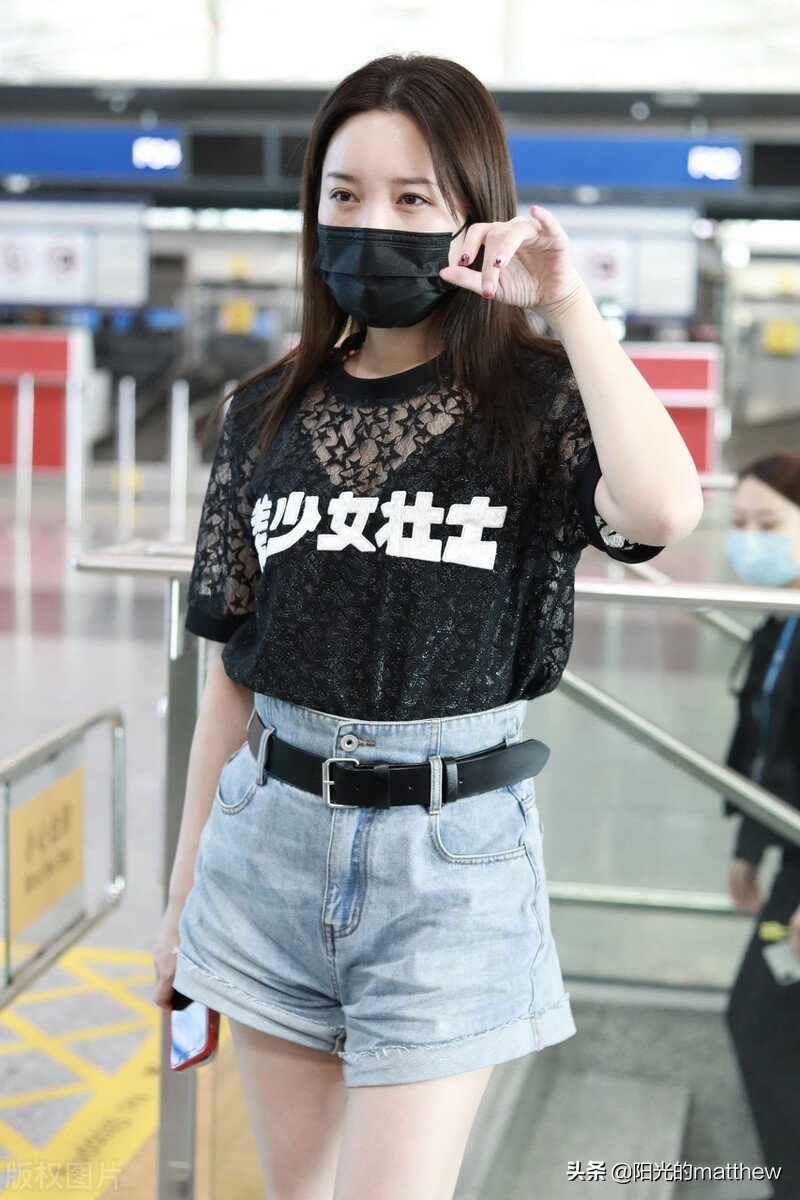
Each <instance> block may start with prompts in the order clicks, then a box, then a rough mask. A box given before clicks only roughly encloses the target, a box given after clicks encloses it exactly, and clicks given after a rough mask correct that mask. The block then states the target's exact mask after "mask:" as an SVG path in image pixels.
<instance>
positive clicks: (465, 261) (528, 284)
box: [439, 205, 583, 317]
mask: <svg viewBox="0 0 800 1200" xmlns="http://www.w3.org/2000/svg"><path fill="white" fill-rule="evenodd" d="M530 213H531V215H530V218H528V217H514V219H513V220H511V221H496V222H492V223H482V224H475V225H470V226H469V228H468V229H467V232H466V234H465V236H464V242H463V245H462V247H461V256H460V259H459V266H457V267H445V268H444V269H443V270H442V271H440V272H439V274H440V275H441V277H442V279H444V280H445V281H446V282H447V283H453V284H455V285H456V286H457V287H463V288H467V289H468V290H469V291H471V292H477V293H478V294H479V295H482V296H484V297H485V299H487V300H499V301H500V302H501V303H502V304H514V305H516V306H517V307H520V308H533V309H536V310H537V312H539V313H541V314H542V315H543V316H544V317H548V316H553V315H560V314H561V313H562V312H564V311H565V310H566V309H567V308H568V307H569V306H570V305H571V303H572V302H573V300H575V299H576V298H577V296H578V295H579V293H580V292H581V290H582V288H583V284H582V282H581V279H580V277H579V275H578V274H577V272H576V271H575V268H574V266H573V265H572V260H571V258H570V254H569V242H568V239H567V235H566V233H565V232H564V230H563V229H562V227H561V225H560V224H559V223H558V221H557V220H556V219H555V217H554V216H553V214H552V213H550V212H548V211H547V209H546V208H539V207H538V206H537V205H534V206H533V207H532V208H531V210H530ZM481 246H483V248H484V253H483V265H482V267H481V270H480V272H478V271H475V270H470V263H473V262H474V261H475V259H476V257H477V255H478V253H479V251H480V249H481Z"/></svg>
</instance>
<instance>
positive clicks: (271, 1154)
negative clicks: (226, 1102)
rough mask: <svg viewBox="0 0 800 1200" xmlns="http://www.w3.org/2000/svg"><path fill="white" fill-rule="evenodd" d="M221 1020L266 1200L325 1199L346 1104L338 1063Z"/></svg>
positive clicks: (330, 1192)
mask: <svg viewBox="0 0 800 1200" xmlns="http://www.w3.org/2000/svg"><path fill="white" fill-rule="evenodd" d="M228 1020H229V1023H230V1027H231V1032H232V1035H233V1044H234V1048H235V1050H236V1058H237V1062H238V1064H239V1072H240V1075H241V1078H242V1086H243V1089H244V1093H245V1099H246V1101H247V1107H248V1111H249V1113H250V1121H251V1124H252V1126H253V1133H254V1135H255V1140H256V1145H257V1148H258V1155H259V1160H260V1162H261V1169H262V1172H263V1175H264V1182H265V1184H266V1188H267V1195H268V1197H269V1200H332V1197H333V1191H334V1180H335V1178H336V1169H337V1162H338V1158H339V1148H340V1144H341V1138H342V1131H343V1128H344V1121H345V1111H346V1106H347V1088H346V1087H345V1084H344V1080H343V1077H342V1066H341V1062H340V1061H339V1059H338V1058H336V1057H334V1056H333V1055H332V1054H326V1053H325V1052H324V1051H321V1050H313V1049H311V1048H310V1047H307V1046H300V1045H297V1044H296V1043H295V1042H290V1041H287V1040H286V1039H284V1038H278V1037H273V1036H272V1035H271V1034H268V1033H262V1032H261V1030H258V1029H252V1028H251V1027H250V1026H248V1025H243V1024H241V1022H239V1021H234V1020H230V1018H228Z"/></svg>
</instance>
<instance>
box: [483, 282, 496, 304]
mask: <svg viewBox="0 0 800 1200" xmlns="http://www.w3.org/2000/svg"><path fill="white" fill-rule="evenodd" d="M483 294H484V296H485V297H486V298H487V300H488V299H489V298H490V297H491V296H493V295H494V284H493V283H492V282H491V281H488V282H487V283H485V284H484V285H483Z"/></svg>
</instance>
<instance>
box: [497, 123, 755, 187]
mask: <svg viewBox="0 0 800 1200" xmlns="http://www.w3.org/2000/svg"><path fill="white" fill-rule="evenodd" d="M508 143H509V147H510V149H511V161H512V162H513V164H514V176H515V179H516V182H517V185H518V186H519V187H526V186H527V187H582V186H592V187H609V188H630V189H640V190H645V189H649V188H672V189H675V190H678V189H680V190H683V191H707V190H709V189H711V190H715V191H716V190H718V189H723V190H725V191H734V190H736V189H737V188H739V187H740V186H741V184H742V143H741V142H739V141H737V140H736V139H735V138H725V139H721V138H666V137H664V138H662V137H653V136H652V135H651V136H649V137H638V138H634V137H618V138H608V137H596V138H590V137H573V136H566V137H560V136H556V135H551V136H547V137H540V136H528V135H526V134H512V135H511V136H510V137H509V139H508Z"/></svg>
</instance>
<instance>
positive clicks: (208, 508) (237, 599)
mask: <svg viewBox="0 0 800 1200" xmlns="http://www.w3.org/2000/svg"><path fill="white" fill-rule="evenodd" d="M255 442H256V439H255V437H254V436H253V435H249V436H248V429H247V421H246V420H245V418H244V417H243V415H242V412H241V399H240V397H239V396H235V397H234V398H233V400H232V401H231V404H230V406H229V408H228V412H227V414H226V416H225V421H224V423H223V427H222V432H221V434H220V439H219V443H218V445H217V449H216V453H215V455H214V461H213V463H212V466H211V475H210V477H209V481H208V488H207V490H206V495H205V500H204V501H203V510H202V514H201V517H200V527H199V530H198V534H197V547H196V550H195V557H194V565H193V568H192V575H191V579H190V582H189V596H188V613H187V618H186V628H187V629H188V630H189V632H190V633H196V634H198V635H199V636H200V637H205V638H210V639H211V640H213V641H217V642H227V640H228V639H229V638H230V636H231V634H232V633H233V632H234V631H235V630H236V629H238V627H239V626H240V625H241V624H242V623H243V622H244V621H246V620H247V618H248V617H249V616H250V615H251V613H252V612H253V611H254V608H255V590H256V585H257V582H258V576H259V568H258V559H257V557H256V552H255V547H254V544H253V538H252V533H251V529H250V515H251V512H252V504H251V501H250V500H249V499H248V496H247V484H248V482H249V480H250V478H251V476H252V473H253V469H254V466H255V462H256V458H257V446H256V444H255Z"/></svg>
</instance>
